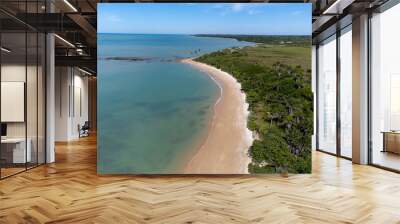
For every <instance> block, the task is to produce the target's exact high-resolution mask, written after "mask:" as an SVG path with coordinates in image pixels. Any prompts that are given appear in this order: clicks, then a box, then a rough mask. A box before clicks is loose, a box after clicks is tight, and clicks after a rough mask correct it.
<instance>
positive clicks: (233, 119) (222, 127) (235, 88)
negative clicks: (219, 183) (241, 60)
mask: <svg viewBox="0 0 400 224" xmlns="http://www.w3.org/2000/svg"><path fill="white" fill-rule="evenodd" d="M182 63H187V64H190V65H191V66H193V67H194V68H196V69H198V70H200V71H202V72H203V73H205V74H206V75H209V76H210V77H211V78H212V79H213V80H214V81H215V82H216V83H217V84H218V86H219V87H220V89H221V95H220V98H219V99H218V100H217V102H216V103H215V105H214V113H213V117H212V121H211V123H210V126H209V131H208V133H207V135H206V137H205V140H204V142H203V143H202V144H201V145H200V147H199V149H198V150H197V152H196V153H195V155H194V156H193V158H192V159H191V160H190V161H189V162H188V164H187V165H186V167H185V169H184V173H188V174H189V173H190V174H247V173H248V169H247V166H248V164H249V163H250V158H249V156H248V150H249V148H250V146H251V144H252V142H253V138H252V133H251V131H250V130H248V128H247V117H248V113H249V112H248V104H247V103H246V95H245V94H244V93H243V92H242V91H241V86H240V83H239V82H237V80H236V79H235V78H234V77H233V76H231V75H230V74H228V73H226V72H224V71H221V70H220V69H217V68H215V67H213V66H210V65H207V64H204V63H200V62H196V61H194V60H192V59H184V60H182Z"/></svg>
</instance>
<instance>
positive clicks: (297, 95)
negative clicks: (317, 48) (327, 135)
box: [196, 44, 313, 173]
mask: <svg viewBox="0 0 400 224" xmlns="http://www.w3.org/2000/svg"><path fill="white" fill-rule="evenodd" d="M285 47H288V48H293V46H281V45H280V46H276V47H273V46H272V47H271V46H268V47H265V45H263V44H258V45H257V46H255V47H245V48H241V49H238V48H236V49H226V50H223V51H219V52H214V53H210V54H207V55H203V56H201V57H199V58H197V59H196V60H197V61H200V62H203V63H207V64H210V65H212V66H215V67H217V68H220V69H222V70H224V71H226V72H228V73H230V74H232V75H233V76H234V77H235V78H236V79H237V80H238V81H239V82H240V83H241V85H242V90H243V91H244V92H245V93H246V96H247V102H248V103H249V109H250V116H249V119H248V127H249V129H250V130H252V131H253V133H254V134H255V136H256V140H255V141H254V142H253V145H252V146H251V148H250V151H249V154H250V156H251V158H252V163H251V164H249V167H248V168H249V171H250V172H251V173H275V172H289V173H310V172H311V135H312V131H313V107H312V104H313V95H312V92H311V70H310V69H309V68H310V67H309V64H310V54H309V53H310V46H307V47H305V46H303V47H300V46H298V48H299V49H298V50H299V51H300V52H303V53H302V55H296V54H294V55H292V54H290V53H289V54H288V51H287V49H285ZM300 48H301V49H300ZM292 50H293V49H291V50H290V51H289V52H291V51H292ZM271 52H275V53H274V54H271ZM271 55H272V56H271ZM274 55H275V57H274ZM262 56H267V57H262ZM260 57H261V58H260ZM281 58H285V59H286V60H284V61H285V63H282V62H281V61H280V60H279V59H281ZM288 58H289V59H290V60H287V59H288ZM267 61H268V62H267ZM307 66H308V67H307Z"/></svg>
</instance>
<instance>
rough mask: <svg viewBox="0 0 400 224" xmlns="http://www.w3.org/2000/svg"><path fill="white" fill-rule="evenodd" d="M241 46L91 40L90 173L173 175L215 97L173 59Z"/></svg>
mask: <svg viewBox="0 0 400 224" xmlns="http://www.w3.org/2000/svg"><path fill="white" fill-rule="evenodd" d="M248 45H252V43H248V42H239V41H237V40H234V39H227V38H209V37H194V36H190V35H160V34H157V35H150V34H98V44H97V46H98V118H97V119H98V121H97V122H98V133H97V135H98V154H97V160H98V161H97V169H98V173H100V174H169V173H181V172H182V169H183V167H184V166H185V164H186V163H187V162H188V159H190V158H191V156H193V155H194V153H195V152H196V150H197V147H198V145H199V143H200V139H201V137H202V136H204V134H205V131H206V130H207V125H208V124H209V121H210V117H211V115H212V111H213V105H214V103H215V101H216V100H217V98H218V97H219V94H220V90H219V87H218V86H217V85H216V83H215V82H214V81H213V80H212V79H211V78H209V77H208V76H207V75H204V74H202V73H201V72H200V71H198V70H196V69H194V68H192V67H191V66H190V65H187V64H183V63H180V62H179V61H177V60H176V59H179V58H187V57H194V56H198V55H201V54H204V53H209V52H213V51H217V50H221V49H224V48H230V47H236V46H248ZM110 57H136V58H143V59H145V60H143V61H129V60H106V59H109V58H110Z"/></svg>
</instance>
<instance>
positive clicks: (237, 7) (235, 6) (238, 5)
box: [232, 3, 244, 12]
mask: <svg viewBox="0 0 400 224" xmlns="http://www.w3.org/2000/svg"><path fill="white" fill-rule="evenodd" d="M243 9H244V5H243V4H242V3H233V5H232V11H234V12H240V11H242V10H243Z"/></svg>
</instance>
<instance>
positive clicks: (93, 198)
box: [0, 137, 400, 224]
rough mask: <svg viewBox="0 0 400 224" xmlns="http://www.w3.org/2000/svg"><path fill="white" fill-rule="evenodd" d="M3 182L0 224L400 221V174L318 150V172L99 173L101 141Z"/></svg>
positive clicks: (71, 146) (77, 146) (75, 146)
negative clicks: (128, 174)
mask: <svg viewBox="0 0 400 224" xmlns="http://www.w3.org/2000/svg"><path fill="white" fill-rule="evenodd" d="M56 157H57V162H56V163H54V164H51V165H46V166H42V167H39V168H36V169H33V170H30V171H28V172H26V173H22V174H20V175H17V176H14V177H11V178H8V179H5V180H3V181H0V223H44V222H48V223H374V224H375V223H385V224H386V223H400V175H398V174H395V173H390V172H387V171H384V170H380V169H377V168H373V167H369V166H358V165H352V164H351V162H350V161H347V160H343V159H337V158H335V157H333V156H330V155H326V154H323V153H318V152H314V154H313V174H312V175H291V176H289V177H288V178H286V177H281V176H279V175H265V176H218V177H213V176H186V177H181V176H158V177H151V176H102V177H100V176H97V175H96V139H95V138H94V137H90V138H85V139H83V140H81V141H76V142H71V143H68V144H58V145H57V154H56Z"/></svg>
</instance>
